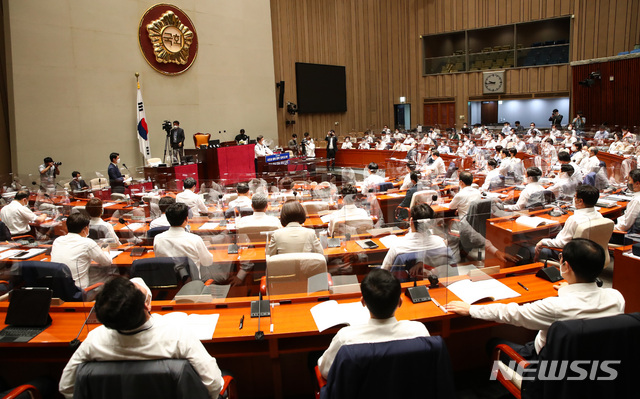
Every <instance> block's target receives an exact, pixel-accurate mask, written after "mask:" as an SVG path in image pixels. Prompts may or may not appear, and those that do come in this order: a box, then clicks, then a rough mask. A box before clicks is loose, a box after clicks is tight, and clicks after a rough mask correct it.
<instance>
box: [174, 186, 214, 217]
mask: <svg viewBox="0 0 640 399" xmlns="http://www.w3.org/2000/svg"><path fill="white" fill-rule="evenodd" d="M182 184H183V185H184V191H182V192H181V193H178V194H177V195H176V202H181V203H183V204H187V206H188V207H189V209H190V210H191V215H193V216H200V215H204V216H206V215H207V214H208V213H209V210H208V209H207V206H206V205H205V204H204V200H203V199H202V197H200V196H199V195H198V194H196V193H194V192H193V188H194V187H195V186H196V179H194V178H193V177H187V178H186V179H184V180H183V181H182Z"/></svg>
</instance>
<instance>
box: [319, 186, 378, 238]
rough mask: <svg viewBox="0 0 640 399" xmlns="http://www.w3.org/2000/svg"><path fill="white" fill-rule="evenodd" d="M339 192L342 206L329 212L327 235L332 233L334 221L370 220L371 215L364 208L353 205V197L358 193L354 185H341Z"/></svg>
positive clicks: (333, 231) (334, 226)
mask: <svg viewBox="0 0 640 399" xmlns="http://www.w3.org/2000/svg"><path fill="white" fill-rule="evenodd" d="M340 194H341V195H342V203H343V204H344V206H343V207H342V209H338V210H337V211H334V212H331V213H330V216H329V236H333V235H334V233H335V228H336V223H338V222H344V221H347V220H371V216H369V213H367V210H366V209H363V208H358V207H357V206H356V205H355V197H356V195H357V194H358V190H357V189H356V188H355V187H354V186H352V185H351V184H345V185H343V186H342V189H341V190H340ZM372 224H373V223H372Z"/></svg>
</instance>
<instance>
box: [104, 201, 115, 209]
mask: <svg viewBox="0 0 640 399" xmlns="http://www.w3.org/2000/svg"><path fill="white" fill-rule="evenodd" d="M115 204H116V203H115V202H105V203H104V204H102V207H103V208H107V207H109V206H114V205H115Z"/></svg>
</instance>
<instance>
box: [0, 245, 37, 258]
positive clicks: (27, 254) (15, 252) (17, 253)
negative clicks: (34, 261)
mask: <svg viewBox="0 0 640 399" xmlns="http://www.w3.org/2000/svg"><path fill="white" fill-rule="evenodd" d="M46 251H47V249H46V248H31V249H29V250H21V249H12V250H10V251H5V252H3V253H2V254H0V259H6V258H11V259H16V260H25V259H29V258H33V257H34V256H36V255H40V254H42V253H45V252H46ZM9 253H11V254H10V255H9Z"/></svg>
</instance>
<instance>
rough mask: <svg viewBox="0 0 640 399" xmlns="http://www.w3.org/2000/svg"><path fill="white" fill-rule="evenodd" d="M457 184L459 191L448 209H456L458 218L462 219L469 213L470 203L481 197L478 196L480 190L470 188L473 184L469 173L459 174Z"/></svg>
mask: <svg viewBox="0 0 640 399" xmlns="http://www.w3.org/2000/svg"><path fill="white" fill-rule="evenodd" d="M458 184H460V191H459V192H458V193H457V194H456V195H455V196H454V197H453V199H452V200H451V202H450V203H449V209H457V210H458V216H459V217H460V218H463V217H464V216H465V215H466V214H467V212H468V211H469V206H470V205H471V203H472V202H475V201H478V200H479V199H480V198H481V197H482V195H481V194H480V190H478V189H477V188H474V187H471V185H472V184H473V175H472V174H471V172H467V171H464V172H460V176H459V183H458Z"/></svg>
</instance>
